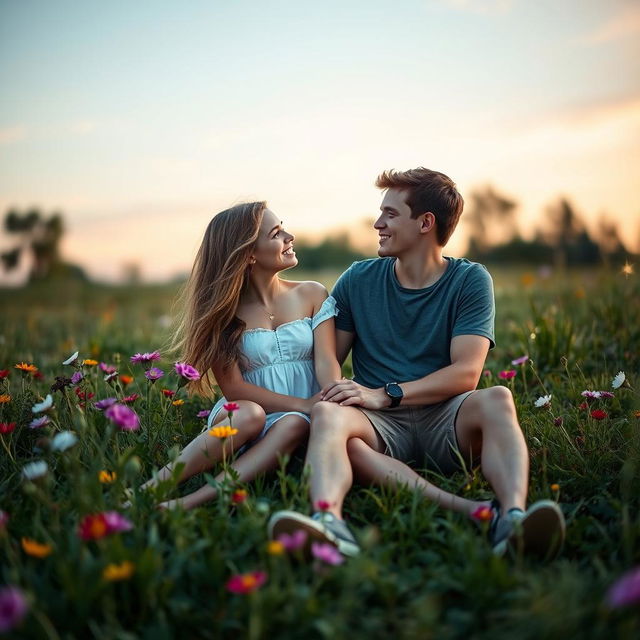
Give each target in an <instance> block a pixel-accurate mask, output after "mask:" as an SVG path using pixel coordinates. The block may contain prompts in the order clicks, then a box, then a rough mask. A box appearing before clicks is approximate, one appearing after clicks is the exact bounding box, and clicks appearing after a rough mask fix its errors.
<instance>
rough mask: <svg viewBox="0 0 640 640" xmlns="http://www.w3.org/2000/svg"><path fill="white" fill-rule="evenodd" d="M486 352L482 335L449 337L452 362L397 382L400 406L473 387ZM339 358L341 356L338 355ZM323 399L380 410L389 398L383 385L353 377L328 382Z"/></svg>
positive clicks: (431, 400) (441, 398)
mask: <svg viewBox="0 0 640 640" xmlns="http://www.w3.org/2000/svg"><path fill="white" fill-rule="evenodd" d="M488 351H489V340H488V338H485V337H483V336H475V335H465V336H456V337H455V338H453V339H452V340H451V350H450V353H451V364H450V365H449V366H447V367H444V368H442V369H439V370H438V371H434V372H433V373H430V374H429V375H428V376H425V377H424V378H420V379H419V380H411V381H402V380H389V382H399V383H400V386H401V387H402V391H403V392H404V397H403V399H402V402H401V405H405V406H411V405H425V404H436V403H438V402H443V401H444V400H448V399H449V398H452V397H453V396H457V395H459V394H460V393H464V392H465V391H472V390H473V389H475V388H476V385H477V384H478V380H479V379H480V374H481V373H482V368H483V366H484V361H485V359H486V357H487V353H488ZM338 360H340V358H339V357H338ZM320 397H321V398H322V399H323V400H327V401H330V402H338V403H340V404H341V405H343V406H360V407H364V408H365V409H383V408H385V407H388V406H389V404H390V403H391V399H390V398H389V396H387V394H386V393H385V390H384V388H382V387H381V388H380V389H369V388H367V387H363V386H362V385H359V384H357V383H356V382H354V381H353V380H341V381H339V382H334V383H332V384H329V385H327V386H326V387H325V388H324V389H322V391H321V392H320Z"/></svg>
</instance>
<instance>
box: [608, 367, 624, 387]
mask: <svg viewBox="0 0 640 640" xmlns="http://www.w3.org/2000/svg"><path fill="white" fill-rule="evenodd" d="M626 379H627V376H625V374H624V371H618V373H616V377H615V378H614V379H613V380H612V381H611V386H612V387H613V388H614V389H619V388H620V387H621V386H622V385H623V384H624V383H625V380H626Z"/></svg>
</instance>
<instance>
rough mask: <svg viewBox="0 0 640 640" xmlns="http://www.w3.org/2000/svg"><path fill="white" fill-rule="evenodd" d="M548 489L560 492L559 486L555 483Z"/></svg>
mask: <svg viewBox="0 0 640 640" xmlns="http://www.w3.org/2000/svg"><path fill="white" fill-rule="evenodd" d="M550 489H551V491H560V485H559V484H557V483H554V484H552V485H551V487H550Z"/></svg>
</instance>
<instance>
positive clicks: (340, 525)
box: [145, 168, 565, 558]
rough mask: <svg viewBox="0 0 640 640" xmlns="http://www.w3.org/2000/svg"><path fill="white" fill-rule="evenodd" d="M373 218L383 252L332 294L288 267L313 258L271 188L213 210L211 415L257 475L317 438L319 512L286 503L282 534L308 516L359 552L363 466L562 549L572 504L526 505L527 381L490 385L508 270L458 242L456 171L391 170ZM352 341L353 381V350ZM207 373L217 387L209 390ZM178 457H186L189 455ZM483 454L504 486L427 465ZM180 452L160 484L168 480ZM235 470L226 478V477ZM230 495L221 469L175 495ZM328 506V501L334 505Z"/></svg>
mask: <svg viewBox="0 0 640 640" xmlns="http://www.w3.org/2000/svg"><path fill="white" fill-rule="evenodd" d="M376 186H377V187H379V188H380V189H382V190H384V197H383V200H382V204H381V206H380V215H379V217H378V219H377V220H376V222H375V224H374V225H373V226H374V228H375V230H376V231H377V232H378V237H379V249H378V255H379V258H375V259H371V260H363V261H361V262H356V263H354V264H353V265H352V266H351V267H350V268H349V269H347V271H346V272H345V273H343V274H342V276H340V278H339V279H338V281H337V283H336V285H335V287H334V289H333V292H332V294H331V295H328V294H327V291H326V289H325V288H324V287H323V286H322V285H321V284H319V283H317V282H292V281H288V280H283V279H281V278H280V277H279V274H280V272H281V271H284V270H285V269H290V268H291V267H294V266H296V264H297V263H298V261H297V258H296V254H295V252H294V249H293V241H294V236H293V235H292V234H290V233H288V232H287V231H285V229H284V228H283V226H282V222H281V221H280V220H279V218H278V217H277V216H276V215H275V214H274V213H273V212H272V211H270V210H269V209H268V208H267V205H266V203H264V202H255V203H250V204H243V205H238V206H235V207H232V208H231V209H228V210H226V211H223V212H221V213H219V214H217V215H216V216H215V217H214V218H213V219H212V220H211V222H210V223H209V226H208V227H207V230H206V232H205V236H204V239H203V242H202V245H201V246H200V249H199V251H198V255H197V257H196V260H195V264H194V267H193V270H192V273H191V277H190V280H189V283H188V285H187V286H188V288H187V292H186V293H187V303H186V307H185V316H184V320H183V323H182V326H181V331H180V333H179V335H178V346H179V348H180V350H181V356H182V359H183V360H184V361H186V362H190V363H192V364H193V365H194V366H195V367H196V368H197V369H198V370H200V371H206V372H209V376H207V377H204V378H205V379H201V380H200V381H198V382H197V383H194V384H195V385H196V389H195V390H196V391H198V390H199V391H203V390H205V387H204V385H207V384H210V383H211V382H213V379H215V382H216V383H217V384H218V385H219V387H220V389H221V390H222V393H223V394H224V398H223V399H221V400H220V401H219V402H218V403H217V404H216V405H215V407H214V408H213V409H212V411H211V414H210V416H209V426H213V425H216V424H220V423H222V422H223V421H224V420H227V419H228V418H227V412H226V411H224V410H223V409H222V405H223V403H224V402H226V401H235V402H236V403H237V404H238V405H239V409H238V410H237V411H236V412H235V413H234V417H233V426H234V427H235V428H237V429H238V432H237V433H236V434H235V435H233V436H232V438H230V439H229V441H228V442H227V446H228V445H229V442H232V446H233V448H234V449H235V450H236V451H239V453H240V455H238V456H237V457H236V458H235V459H234V460H233V462H232V463H231V465H230V466H231V467H232V468H233V469H234V470H235V473H236V474H237V478H238V479H239V480H240V481H241V482H250V481H251V480H252V479H253V478H254V477H255V476H256V475H257V474H260V473H263V472H266V471H268V470H270V469H273V468H275V467H276V466H277V463H278V457H279V456H281V455H285V454H290V453H291V452H293V451H294V450H295V449H296V448H297V447H298V446H300V445H302V444H304V443H307V453H306V464H307V465H308V466H309V467H310V473H311V496H310V498H311V504H312V505H313V506H314V507H315V508H317V510H316V511H315V513H313V514H312V515H311V516H310V517H308V516H306V515H303V514H301V513H297V512H295V511H280V512H277V513H275V514H274V515H273V516H272V517H271V520H270V522H269V535H270V536H272V537H278V536H279V535H281V534H282V533H291V532H293V531H295V530H298V529H303V530H305V531H306V532H307V533H308V534H309V536H308V539H309V540H322V541H324V542H329V543H331V544H333V545H334V546H336V547H337V548H338V549H339V550H340V551H341V552H342V553H343V554H345V555H355V554H357V553H358V551H359V547H358V543H357V541H356V539H355V537H354V535H353V533H352V532H351V531H350V530H349V528H348V527H347V525H346V524H345V522H344V520H343V519H342V505H343V500H344V497H345V495H346V493H347V492H348V491H349V489H350V488H351V485H352V482H353V477H354V474H355V475H356V476H357V477H358V479H360V480H364V481H366V482H372V483H380V484H386V485H394V484H404V485H408V486H409V487H411V488H412V489H415V490H416V491H419V492H421V493H422V494H423V495H424V496H425V498H427V499H429V500H433V501H435V502H436V503H437V504H439V505H440V506H442V507H443V508H445V509H453V510H454V511H458V512H461V513H464V514H467V515H468V516H470V515H471V514H472V513H473V512H474V511H476V510H477V509H478V508H479V507H483V506H484V507H486V508H487V509H488V510H489V511H485V513H487V515H488V514H489V513H490V520H491V522H490V526H489V535H490V542H491V544H492V545H493V548H494V550H495V551H496V553H504V551H506V550H507V549H509V548H512V549H515V550H519V551H521V552H524V553H531V554H533V555H537V556H540V557H545V558H549V557H553V556H554V555H556V554H557V552H558V551H559V549H560V546H561V545H562V542H563V539H564V527H565V525H564V518H563V515H562V511H561V510H560V508H559V507H558V505H557V504H556V503H555V502H552V501H548V500H543V501H540V502H536V503H535V504H533V505H531V506H530V507H529V508H528V509H527V508H526V498H527V485H528V476H529V462H528V451H527V446H526V443H525V440H524V437H523V434H522V431H521V429H520V426H519V424H518V419H517V416H516V410H515V406H514V402H513V398H512V396H511V393H510V391H509V390H508V389H507V388H505V387H503V386H497V387H492V388H488V389H480V390H476V385H477V383H478V380H479V379H480V375H481V373H482V370H483V367H484V362H485V358H486V356H487V353H488V351H489V349H490V348H491V347H492V346H494V315H495V306H494V298H493V286H492V281H491V276H490V275H489V273H488V272H487V270H486V269H485V268H484V267H483V266H482V265H480V264H476V263H473V262H469V261H468V260H465V259H461V258H450V257H445V256H443V255H442V250H443V247H444V246H445V245H446V243H447V241H448V240H449V238H450V236H451V234H452V233H453V231H454V229H455V227H456V225H457V224H458V220H459V218H460V214H461V213H462V208H463V199H462V196H461V195H460V194H459V193H458V191H457V189H456V186H455V184H454V183H453V181H452V180H451V179H450V178H448V177H447V176H446V175H444V174H442V173H439V172H437V171H431V170H429V169H424V168H418V169H414V170H410V171H404V172H399V171H386V172H384V173H382V174H381V175H380V176H379V177H378V179H377V181H376ZM349 351H351V352H352V359H353V372H354V377H353V380H347V379H344V378H342V375H341V364H342V362H344V360H345V358H346V357H347V355H348V354H349ZM197 385H201V386H200V387H199V388H198V387H197ZM223 446H224V445H223V443H222V442H221V440H219V439H218V438H213V437H211V436H210V435H209V434H208V433H207V432H206V431H205V432H204V433H202V434H200V435H199V436H198V437H196V438H195V439H194V440H193V441H192V442H191V443H190V444H189V445H188V446H187V447H186V448H185V449H184V450H183V451H182V453H181V454H180V456H179V457H178V459H177V461H176V462H177V463H183V464H184V467H183V469H182V472H181V474H180V479H181V480H184V479H186V478H188V477H191V476H193V475H194V474H196V473H199V472H202V471H204V470H205V469H208V468H211V467H212V466H213V465H214V464H215V463H216V462H218V461H220V459H221V458H222V455H223V451H222V447H223ZM174 464H175V463H174ZM477 464H479V465H480V466H481V469H482V472H483V474H484V476H485V477H486V479H487V480H488V482H489V483H490V485H491V487H492V489H493V491H494V492H495V496H496V497H495V499H494V500H493V501H491V502H488V501H486V502H485V501H474V500H468V499H465V498H461V497H459V496H456V495H454V494H451V493H449V492H447V491H443V490H442V489H439V488H438V487H436V486H434V485H433V484H432V483H430V482H428V481H427V480H426V479H425V478H423V477H422V476H421V475H419V474H418V473H416V472H415V471H414V470H413V468H417V469H425V468H430V469H434V470H436V471H438V472H440V473H441V474H444V475H449V474H452V473H454V472H455V471H457V470H460V469H463V468H464V467H465V466H472V465H477ZM171 473H172V465H168V466H167V467H164V468H163V469H161V470H160V472H159V473H158V474H157V475H156V476H155V477H154V479H153V480H150V481H149V482H147V483H146V485H145V486H153V485H154V484H156V483H157V482H158V481H161V480H164V479H166V478H168V477H169V476H170V475H171ZM223 474H224V472H222V473H221V474H220V475H219V476H218V479H220V480H222V479H223ZM215 496H216V488H215V487H213V486H210V485H205V486H203V487H201V488H200V489H198V490H197V491H195V492H193V493H190V494H188V495H186V496H184V497H182V498H179V499H177V500H171V501H168V502H165V503H163V505H162V506H163V507H167V508H171V507H174V506H177V505H181V506H182V507H183V508H187V509H188V508H192V507H194V506H197V505H199V504H202V503H203V502H205V501H207V500H210V499H213V498H215ZM319 505H321V507H322V508H320V506H319Z"/></svg>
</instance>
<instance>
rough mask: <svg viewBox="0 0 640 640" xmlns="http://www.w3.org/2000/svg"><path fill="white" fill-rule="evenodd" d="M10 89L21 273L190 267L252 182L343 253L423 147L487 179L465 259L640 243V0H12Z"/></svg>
mask: <svg viewBox="0 0 640 640" xmlns="http://www.w3.org/2000/svg"><path fill="white" fill-rule="evenodd" d="M0 86H2V92H1V96H0V215H1V216H2V231H1V233H0V253H1V254H2V265H1V267H0V286H4V287H9V286H12V287H15V286H20V285H24V284H25V283H28V282H32V281H34V280H40V281H43V280H44V281H47V280H48V279H51V278H58V279H60V278H62V279H76V280H79V281H85V282H86V281H92V282H100V283H112V284H115V283H119V284H121V283H128V284H131V283H162V282H177V281H179V280H181V279H182V278H183V277H184V276H185V274H186V273H187V272H188V270H189V268H190V266H191V263H192V260H193V258H194V255H195V251H196V249H197V247H198V245H199V243H200V239H201V236H202V233H203V231H204V229H205V227H206V224H207V223H208V221H209V219H210V217H211V216H212V215H213V214H214V213H215V212H217V211H219V210H222V209H224V208H227V207H228V206H230V205H232V204H234V203H237V202H239V201H244V200H253V199H266V200H268V202H269V204H270V207H271V208H272V209H273V210H274V211H276V212H277V213H278V215H280V217H281V218H282V220H283V221H284V223H285V225H286V227H287V228H288V229H289V230H290V231H293V232H294V233H295V234H296V235H297V238H298V242H297V251H298V256H299V258H300V261H301V267H299V269H300V268H302V269H303V270H306V271H314V270H317V269H329V270H331V269H334V270H339V269H341V268H343V267H344V266H346V265H348V264H349V263H350V262H351V261H352V260H353V259H356V258H358V257H361V256H369V255H375V247H376V246H377V245H376V234H375V232H374V231H373V230H372V229H371V228H370V225H371V223H372V220H373V219H374V218H375V217H376V215H377V211H378V207H379V202H380V193H379V192H378V190H377V189H376V188H375V187H374V186H373V182H374V180H375V177H376V176H377V174H378V173H380V172H381V171H382V170H384V169H388V168H397V169H408V168H413V167H416V166H419V165H422V166H426V167H429V168H432V169H437V170H440V171H443V172H444V173H447V174H448V175H450V176H451V177H452V178H453V179H454V180H455V181H456V182H457V184H458V187H459V189H460V191H461V192H462V194H463V196H464V197H465V201H466V206H465V213H464V215H463V219H462V222H461V224H460V226H459V228H458V230H457V232H456V234H455V235H454V237H453V239H452V241H451V243H450V245H449V246H448V248H447V252H446V253H448V254H449V255H465V256H467V257H470V258H472V259H474V260H478V261H481V262H485V263H487V264H489V265H491V264H495V265H499V266H501V267H506V268H509V267H510V265H517V266H518V268H520V269H524V270H525V271H526V272H529V271H530V272H531V273H532V274H535V277H549V276H550V275H551V274H552V273H553V272H554V270H556V269H559V268H564V267H572V266H579V267H584V266H587V267H590V268H591V267H598V266H600V265H606V266H609V267H612V268H614V269H616V270H618V271H619V270H626V271H623V272H624V273H626V274H627V275H628V274H629V273H630V272H632V271H633V265H634V263H635V261H636V255H637V254H638V253H639V252H640V3H639V2H637V0H563V1H561V2H558V1H557V0H554V1H551V0H541V1H539V2H535V3H533V2H525V1H524V0H403V1H400V2H396V3H393V4H390V3H389V2H388V1H386V0H385V1H379V0H366V1H365V0H358V1H353V2H348V3H346V2H338V1H333V0H326V1H325V2H322V3H311V2H299V1H294V0H280V1H278V0H273V1H271V0H265V1H262V2H255V1H254V2H250V1H248V0H233V1H232V0H216V1H207V2H203V1H190V2H186V3H182V4H181V5H178V4H176V3H175V2H168V1H166V2H165V1H161V0H156V1H154V2H137V3H131V2H121V1H118V0H115V1H112V2H109V3H97V2H78V1H76V2H72V1H62V0H61V1H58V2H55V3H52V2H46V1H44V0H25V1H22V2H10V1H8V0H2V1H0Z"/></svg>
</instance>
